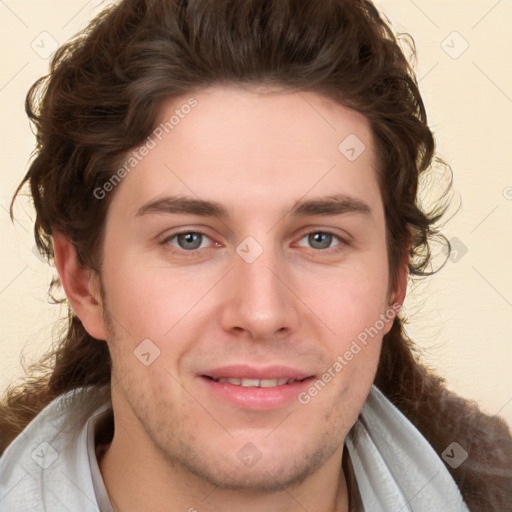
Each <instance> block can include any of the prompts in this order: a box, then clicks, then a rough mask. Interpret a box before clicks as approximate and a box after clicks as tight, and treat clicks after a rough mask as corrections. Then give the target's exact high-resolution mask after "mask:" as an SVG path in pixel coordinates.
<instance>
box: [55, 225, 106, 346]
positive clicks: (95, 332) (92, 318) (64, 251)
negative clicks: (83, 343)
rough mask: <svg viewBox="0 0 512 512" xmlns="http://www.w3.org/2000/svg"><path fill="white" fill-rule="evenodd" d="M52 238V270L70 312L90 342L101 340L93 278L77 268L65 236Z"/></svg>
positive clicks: (102, 331)
mask: <svg viewBox="0 0 512 512" xmlns="http://www.w3.org/2000/svg"><path fill="white" fill-rule="evenodd" d="M52 238H53V249H54V254H55V266H56V268H57V272H58V274H59V278H60V282H61V284H62V287H63V288H64V291H65V293H66V297H67V298H68V301H69V303H70V304H71V307H72V308H73V311H74V312H75V313H76V315H77V316H78V318H80V321H81V322H82V324H83V326H84V328H85V329H86V331H87V332H88V333H89V334H90V335H91V336H92V337H93V338H96V339H99V340H105V339H106V332H105V324H104V321H103V306H102V303H101V297H100V293H99V285H98V276H97V274H96V273H95V272H94V271H93V270H91V269H89V268H86V267H83V266H82V265H81V264H80V262H79V260H78V255H77V252H76V249H75V246H74V245H73V244H72V242H71V241H70V240H69V238H68V237H67V236H65V235H64V234H63V233H60V232H57V231H54V232H53V234H52Z"/></svg>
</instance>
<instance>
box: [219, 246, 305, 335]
mask: <svg viewBox="0 0 512 512" xmlns="http://www.w3.org/2000/svg"><path fill="white" fill-rule="evenodd" d="M270 239H271V236H267V237H266V238H265V240H266V241H265V245H263V244H262V243H259V242H258V241H257V240H256V239H255V238H252V237H247V238H246V239H245V240H244V241H242V242H241V243H240V244H239V245H238V246H237V249H236V254H235V255H234V261H233V270H232V272H230V276H229V279H230V281H229V287H230V291H229V292H228V300H226V301H225V306H224V308H223V312H222V319H223V324H224V328H225V329H227V330H233V329H238V330H240V329H243V330H244V331H249V332H250V334H251V335H252V337H254V338H258V339H266V338H269V337H271V336H272V335H274V334H275V333H277V332H278V331H282V330H283V329H289V330H290V329H295V328H296V327H297V325H296V324H297V321H298V314H297V310H296V306H297V305H296V303H295V302H296V301H295V298H294V295H293V293H291V291H290V290H289V289H288V288H287V286H286V285H285V283H286V272H284V268H285V266H284V262H283V261H282V260H280V258H279V254H278V251H276V250H275V249H274V247H273V246H272V245H271V242H270Z"/></svg>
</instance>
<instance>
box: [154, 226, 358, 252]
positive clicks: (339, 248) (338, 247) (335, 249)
mask: <svg viewBox="0 0 512 512" xmlns="http://www.w3.org/2000/svg"><path fill="white" fill-rule="evenodd" d="M318 233H321V234H323V235H331V236H332V237H334V238H335V239H337V240H338V241H339V244H338V245H336V246H334V247H329V248H327V249H314V248H311V250H313V251H315V252H318V253H325V254H338V253H341V252H343V251H344V250H345V249H346V245H348V243H347V242H346V241H345V240H344V239H343V238H341V237H340V236H339V235H336V234H335V233H333V232H331V231H322V230H313V231H308V232H307V233H305V234H304V235H302V236H301V237H300V238H299V241H300V240H302V239H303V238H305V237H307V236H309V235H311V234H318ZM186 234H194V235H201V236H203V237H206V238H208V239H210V240H211V238H210V237H209V236H208V235H207V234H206V233H204V232H203V231H191V230H190V231H179V232H177V233H173V234H172V235H170V236H168V237H167V238H165V239H164V240H163V241H162V242H161V244H162V245H170V241H171V240H174V239H175V238H176V237H178V236H180V235H186ZM212 241H213V240H212ZM214 243H215V242H214ZM172 247H173V249H176V250H177V251H178V252H180V253H182V254H184V255H187V256H190V257H194V256H196V255H197V253H198V251H199V250H200V249H199V248H198V249H192V250H189V251H187V250H186V249H181V248H180V247H176V246H172ZM203 249H205V248H204V247H203Z"/></svg>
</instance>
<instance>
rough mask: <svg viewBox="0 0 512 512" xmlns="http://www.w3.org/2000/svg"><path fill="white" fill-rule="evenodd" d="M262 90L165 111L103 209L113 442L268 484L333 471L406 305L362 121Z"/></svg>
mask: <svg viewBox="0 0 512 512" xmlns="http://www.w3.org/2000/svg"><path fill="white" fill-rule="evenodd" d="M262 92H263V91H262V90H257V89H252V90H249V89H242V88H238V87H234V86H229V87H228V86H222V87H221V86H215V87H211V88H208V89H205V90H202V91H199V92H197V93H196V94H191V96H193V98H194V100H190V98H189V97H183V98H179V99H174V100H173V102H172V103H171V102H169V103H167V104H165V105H164V106H163V108H162V110H161V119H160V120H159V123H165V122H168V121H169V120H170V119H171V117H172V116H173V115H175V119H174V120H173V121H171V122H172V129H171V128H170V126H171V124H169V123H168V124H167V125H166V126H167V130H165V129H162V128H161V127H160V130H158V129H157V130H156V131H155V132H154V133H153V135H152V136H151V137H152V138H151V139H148V141H147V142H148V143H147V145H146V147H147V148H148V150H147V151H140V149H141V148H142V147H141V148H138V151H139V152H138V153H137V154H138V155H139V156H140V155H141V154H142V153H144V154H145V156H142V157H141V158H140V161H137V164H136V165H134V166H133V167H132V168H130V171H129V172H127V173H126V176H125V177H124V179H123V180H122V182H121V183H120V184H119V185H117V189H116V190H115V195H114V197H113V200H112V203H111V205H110V207H109V213H108V216H107V220H106V228H105V239H104V252H103V261H102V268H101V274H102V276H101V282H102V290H103V306H104V308H105V318H106V329H107V332H108V336H107V342H108V344H109V348H110V351H111V354H112V359H113V387H112V396H113V405H114V414H115V418H116V435H117V433H118V432H119V435H123V436H124V438H125V439H132V441H133V445H134V446H138V447H143V448H144V450H145V453H146V455H147V456H148V457H154V458H155V460H156V459H158V458H160V459H161V460H163V459H165V461H166V462H167V463H169V465H170V466H172V467H174V468H175V469H176V470H177V471H181V472H188V473H191V474H193V475H195V476H196V477H200V478H202V479H204V480H206V481H208V482H209V483H211V484H213V485H222V486H223V487H225V488H231V489H242V488H245V489H248V488H252V489H255V490H256V489H260V490H262V489H266V490H275V489H278V488H282V486H287V485H293V484H296V483H299V482H301V481H303V480H304V479H305V478H306V477H307V476H308V475H311V474H313V473H314V472H315V471H316V470H318V469H319V468H321V467H325V466H326V465H329V464H333V465H334V464H338V463H339V461H340V459H341V450H342V444H343V441H344V439H345V436H346V435H347V433H348V431H349V430H350V428H351V427H352V425H353V424H354V422H355V421H356V419H357V416H358V414H359V412H360V410H361V408H362V406H363V404H364V401H365V399H366V397H367V395H368V393H369V390H370V387H371V385H372V382H373V380H374V376H375V372H376V368H377V363H378V358H379V353H380V348H381V341H382V336H383V335H384V334H385V333H386V332H388V331H389V329H390V327H391V324H392V316H393V315H392V313H394V312H395V311H396V310H393V309H391V304H392V297H390V296H388V278H389V276H388V260H387V253H386V236H385V220H384V211H383V205H382V201H381V195H380V192H379V187H378V182H377V174H376V155H375V153H374V149H373V148H374V142H373V140H372V134H371V131H370V128H369V124H368V122H367V121H366V119H365V118H364V117H363V116H362V115H360V114H358V113H356V112H354V111H351V110H349V109H347V108H345V107H343V106H341V105H338V104H336V103H333V102H331V101H329V100H327V99H325V98H323V97H321V96H318V95H316V94H313V93H301V94H296V93H288V92H274V93H273V94H265V95H264V94H261V93H262ZM187 102H188V104H189V105H192V106H191V108H184V107H183V105H185V104H187ZM176 109H178V111H179V115H177V114H176ZM178 118H179V121H178V122H176V119H178ZM164 126H165V125H164ZM166 132H167V133H166ZM347 137H349V138H348V139H347V140H346V141H345V139H346V138H347ZM343 141H345V142H343ZM340 144H341V146H340ZM362 144H364V146H363V145H362ZM129 156H130V155H128V156H127V158H129ZM132 163H133V162H132ZM127 168H128V167H127ZM111 193H112V192H111Z"/></svg>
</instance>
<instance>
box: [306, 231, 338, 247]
mask: <svg viewBox="0 0 512 512" xmlns="http://www.w3.org/2000/svg"><path fill="white" fill-rule="evenodd" d="M302 240H306V243H307V244H310V245H309V246H310V247H312V248H313V249H317V250H320V251H321V250H326V249H333V248H334V249H335V250H342V249H343V248H344V243H343V240H342V239H341V238H340V237H339V236H337V235H335V234H334V233H329V232H326V231H311V232H310V233H307V234H306V235H304V236H303V237H302V238H301V239H300V240H299V243H298V245H299V246H301V247H307V245H304V244H302V243H301V241H302ZM336 240H337V241H338V242H339V243H338V244H337V245H335V246H334V247H333V246H331V244H332V242H333V241H336Z"/></svg>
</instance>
